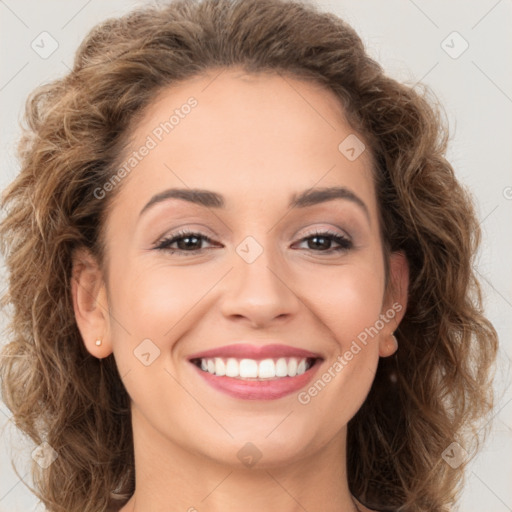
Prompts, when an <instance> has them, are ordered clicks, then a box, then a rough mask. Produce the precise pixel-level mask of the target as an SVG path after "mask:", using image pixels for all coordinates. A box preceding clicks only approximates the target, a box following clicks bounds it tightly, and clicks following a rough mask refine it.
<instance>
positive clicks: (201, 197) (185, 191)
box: [139, 187, 370, 221]
mask: <svg viewBox="0 0 512 512" xmlns="http://www.w3.org/2000/svg"><path fill="white" fill-rule="evenodd" d="M168 199H182V200H183V201H188V202H191V203H194V204H198V205H200V206H204V207H206V208H225V206H226V200H225V198H224V196H223V195H221V194H219V193H217V192H213V191H211V190H203V189H191V188H170V189H168V190H164V191H163V192H160V193H159V194H156V195H155V196H153V197H152V198H151V199H150V200H149V202H148V203H147V204H146V206H144V208H142V210H141V212H140V214H139V216H140V215H142V214H143V213H144V212H145V211H146V210H148V209H149V208H150V207H151V206H153V205H155V204H157V203H160V202H162V201H166V200H168ZM333 199H344V200H347V201H351V202H352V203H354V204H356V205H357V206H359V207H360V208H361V209H362V210H363V212H364V213H365V215H366V217H367V218H368V221H370V213H369V210H368V207H367V206H366V204H365V203H364V201H363V200H362V199H361V198H360V197H359V196H357V195H356V194H355V193H354V192H352V191H351V190H350V189H348V188H346V187H326V188H310V189H307V190H304V191H302V192H301V193H300V194H297V193H295V194H293V195H292V197H291V199H290V202H289V203H288V208H306V207H308V206H314V205H316V204H320V203H324V202H327V201H332V200H333Z"/></svg>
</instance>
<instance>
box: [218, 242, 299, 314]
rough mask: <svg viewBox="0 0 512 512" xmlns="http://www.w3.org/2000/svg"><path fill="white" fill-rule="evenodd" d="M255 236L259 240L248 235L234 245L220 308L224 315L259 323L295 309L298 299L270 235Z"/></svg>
mask: <svg viewBox="0 0 512 512" xmlns="http://www.w3.org/2000/svg"><path fill="white" fill-rule="evenodd" d="M267 235H268V234H267ZM258 238H259V240H262V242H260V241H259V240H257V239H256V238H255V237H253V236H247V237H246V238H245V239H244V240H242V242H240V243H239V244H238V246H236V248H235V254H234V255H233V266H234V268H233V271H232V272H230V276H229V278H228V281H229V284H228V285H227V288H226V289H225V293H224V297H223V301H222V309H223V313H224V314H225V315H226V316H232V315H235V316H244V317H246V318H248V319H250V320H252V321H253V322H256V323H260V324H261V323H265V322H267V321H270V320H272V319H274V318H276V317H279V316H282V315H286V314H291V313H293V312H295V311H296V309H297V302H298V299H297V297H296V296H295V294H294V293H293V291H292V290H291V289H290V284H289V283H288V282H287V281H288V279H287V275H288V272H286V271H285V266H286V262H285V260H284V258H282V256H281V255H280V254H279V253H278V250H277V248H275V247H272V244H271V242H270V240H271V239H272V236H271V235H268V236H264V237H262V236H259V237H258Z"/></svg>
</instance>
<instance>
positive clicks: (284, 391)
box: [191, 360, 320, 400]
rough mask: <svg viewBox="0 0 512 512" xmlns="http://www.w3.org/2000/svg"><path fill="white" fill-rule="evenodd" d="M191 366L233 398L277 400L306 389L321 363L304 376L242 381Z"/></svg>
mask: <svg viewBox="0 0 512 512" xmlns="http://www.w3.org/2000/svg"><path fill="white" fill-rule="evenodd" d="M191 364H192V365H193V366H194V368H195V369H196V370H197V371H198V372H199V374H200V375H201V377H202V378H203V379H204V380H205V381H206V382H207V383H208V384H209V385H210V386H212V387H213V388H214V389H216V390H218V391H221V392H223V393H225V394H227V395H229V396H232V397H233V398H241V399H242V400H276V399H278V398H282V397H284V396H287V395H290V394H292V393H296V392H298V391H299V390H301V389H302V388H303V387H305V386H306V385H307V384H308V383H309V382H310V381H311V379H312V378H313V377H314V375H315V373H316V371H317V369H318V367H319V366H320V361H319V360H318V361H317V362H316V363H315V364H314V365H313V366H312V367H311V368H310V369H309V370H307V371H306V372H304V373H303V374H302V375H297V376H295V377H281V378H277V379H268V380H242V379H235V378H233V377H225V376H223V377H218V376H216V375H213V374H211V373H209V372H205V371H203V370H201V369H200V368H198V367H197V366H196V365H195V364H193V363H191Z"/></svg>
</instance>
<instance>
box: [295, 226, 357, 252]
mask: <svg viewBox="0 0 512 512" xmlns="http://www.w3.org/2000/svg"><path fill="white" fill-rule="evenodd" d="M301 242H308V250H311V251H314V252H324V253H332V252H340V251H347V250H349V249H352V248H353V247H354V244H353V243H352V241H351V240H350V239H349V238H347V237H345V236H343V235H340V234H339V233H333V232H330V231H317V232H315V233H313V234H312V235H310V236H307V237H305V238H303V239H302V240H301ZM332 242H335V243H336V244H338V247H334V248H331V244H332Z"/></svg>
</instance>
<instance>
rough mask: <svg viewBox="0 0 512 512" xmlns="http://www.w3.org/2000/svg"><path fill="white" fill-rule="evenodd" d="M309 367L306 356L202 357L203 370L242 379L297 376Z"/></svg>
mask: <svg viewBox="0 0 512 512" xmlns="http://www.w3.org/2000/svg"><path fill="white" fill-rule="evenodd" d="M307 369H308V361H307V359H306V358H302V359H299V358H296V357H290V358H288V360H287V359H285V358H284V357H280V358H279V359H276V360H274V359H262V360H261V361H256V360H255V359H240V360H238V359H235V358H233V357H230V358H228V359H227V360H224V359H222V358H220V357H215V358H212V359H201V370H204V371H205V372H208V373H211V374H213V375H217V376H219V377H221V376H224V375H225V376H226V377H239V378H242V379H250V378H260V379H272V378H275V377H295V376H296V375H302V374H303V373H304V372H305V371H306V370H307Z"/></svg>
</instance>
